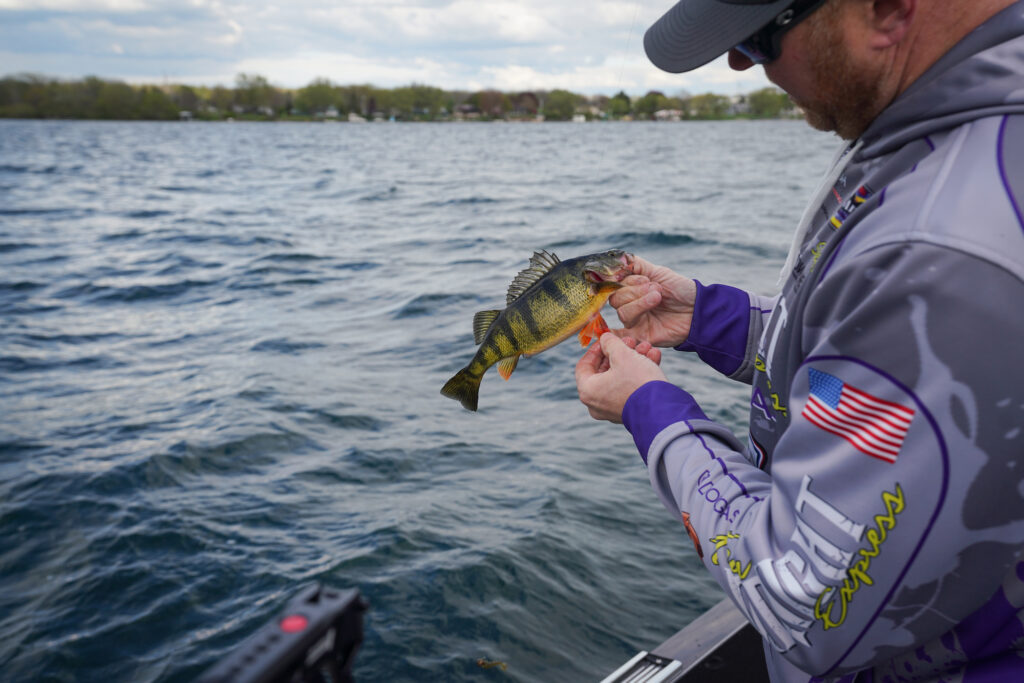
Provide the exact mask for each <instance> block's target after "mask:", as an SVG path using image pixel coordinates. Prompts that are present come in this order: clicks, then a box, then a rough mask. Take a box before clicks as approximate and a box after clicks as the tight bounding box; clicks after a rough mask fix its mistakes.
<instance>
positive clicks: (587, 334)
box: [580, 313, 611, 346]
mask: <svg viewBox="0 0 1024 683" xmlns="http://www.w3.org/2000/svg"><path fill="white" fill-rule="evenodd" d="M610 331H611V328H610V327H608V323H606V322H605V321H604V318H602V317H601V314H600V313H595V314H594V317H592V318H591V319H590V320H588V321H587V324H586V325H584V326H583V329H582V330H580V345H581V346H590V342H592V341H594V340H595V339H600V337H601V335H602V334H604V333H605V332H610Z"/></svg>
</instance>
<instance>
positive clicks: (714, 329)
mask: <svg viewBox="0 0 1024 683" xmlns="http://www.w3.org/2000/svg"><path fill="white" fill-rule="evenodd" d="M696 284H697V300H696V303H695V305H694V312H693V323H692V324H691V326H690V335H689V337H688V338H687V339H686V341H685V342H683V343H682V344H680V345H679V346H677V347H676V349H678V350H679V351H690V352H696V354H697V356H698V357H699V358H700V359H701V360H703V361H704V362H705V363H707V364H708V365H710V366H711V367H713V368H714V369H716V370H718V371H719V372H721V373H722V374H723V375H725V376H727V377H729V378H730V379H735V380H737V381H740V382H745V383H747V384H750V380H751V378H752V377H753V374H754V354H755V352H756V345H757V340H758V339H760V337H761V332H762V330H763V329H764V321H765V318H766V316H767V315H768V314H770V313H771V311H772V308H773V307H774V305H775V301H776V300H777V299H778V297H775V298H768V297H763V296H757V295H755V294H751V293H748V292H745V291H743V290H742V289H737V288H735V287H730V286H728V285H705V284H703V283H701V282H700V281H696Z"/></svg>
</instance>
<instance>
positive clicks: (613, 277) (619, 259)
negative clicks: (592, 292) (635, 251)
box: [583, 250, 633, 284]
mask: <svg viewBox="0 0 1024 683" xmlns="http://www.w3.org/2000/svg"><path fill="white" fill-rule="evenodd" d="M632 274H633V255H632V254H627V253H626V252H624V251H619V250H615V251H610V252H608V253H607V254H604V255H603V258H601V259H595V260H593V261H590V262H588V263H587V264H586V265H585V266H584V268H583V275H584V276H585V277H586V278H587V280H588V281H590V282H593V283H594V284H598V283H601V282H610V283H620V282H622V281H623V280H624V279H625V278H626V277H628V276H630V275H632Z"/></svg>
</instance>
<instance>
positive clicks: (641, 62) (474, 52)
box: [0, 0, 768, 95]
mask: <svg viewBox="0 0 1024 683" xmlns="http://www.w3.org/2000/svg"><path fill="white" fill-rule="evenodd" d="M673 1H674V0H590V1H581V0H333V1H331V0H288V1H287V2H285V1H284V0H277V1H274V0H269V1H267V2H255V1H253V0H0V75H5V74H16V73H23V72H31V73H38V74H43V75H47V76H57V77H62V78H78V77H82V76H86V75H96V76H101V77H103V78H117V79H123V80H126V81H129V82H133V83H163V82H170V83H191V84H203V85H216V84H223V85H231V84H232V83H233V82H234V79H235V75H236V74H238V73H240V72H244V73H257V74H261V75H264V76H266V77H267V78H268V79H269V80H270V81H271V83H273V84H275V85H278V86H282V87H289V88H294V87H300V86H303V85H306V84H307V83H309V82H310V81H311V80H312V79H314V78H317V77H325V78H330V79H331V80H332V81H334V82H336V83H342V84H347V83H372V84H374V85H377V86H381V87H394V86H398V85H407V84H409V83H412V82H417V83H425V84H429V85H436V86H439V87H442V88H446V89H464V90H478V89H483V88H497V89H499V90H504V91H516V90H527V89H552V88H567V89H570V90H573V91H576V92H582V93H606V94H613V93H614V92H617V91H618V90H625V91H627V92H629V93H630V94H642V93H644V92H646V91H648V90H652V89H656V90H661V91H663V92H665V93H667V94H676V93H678V92H679V91H682V90H685V91H688V92H690V93H693V94H698V93H702V92H709V91H711V92H717V93H721V94H726V95H733V94H736V93H741V92H749V91H751V90H755V89H757V88H760V87H763V86H765V85H767V84H768V82H767V80H765V78H764V76H763V74H762V72H761V69H759V68H758V69H751V70H750V71H748V72H745V73H743V74H738V73H734V72H732V71H730V70H729V68H728V66H727V65H726V64H725V62H724V59H719V60H717V61H716V62H714V63H712V64H710V65H708V66H705V67H703V68H702V69H698V70H697V71H696V72H693V73H690V74H682V75H674V74H667V73H663V72H661V71H659V70H658V69H656V68H655V67H653V66H652V65H650V63H649V62H648V61H647V59H646V57H645V56H644V53H643V45H642V40H643V33H644V31H645V30H646V28H647V27H648V26H649V25H650V24H651V23H652V22H653V21H654V20H656V19H657V18H658V17H659V16H660V15H661V14H662V13H664V12H665V11H666V10H667V9H668V8H669V6H671V4H672V2H673Z"/></svg>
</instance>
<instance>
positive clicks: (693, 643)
mask: <svg viewBox="0 0 1024 683" xmlns="http://www.w3.org/2000/svg"><path fill="white" fill-rule="evenodd" d="M768 680H769V679H768V670H767V668H766V667H765V661H764V650H763V649H762V644H761V636H760V635H759V634H758V633H757V631H756V630H754V627H753V626H751V625H750V622H748V621H747V618H746V617H745V616H743V614H742V613H741V612H740V611H739V610H738V609H736V607H735V605H733V604H732V601H730V600H723V601H721V602H719V603H718V604H717V605H715V606H714V607H712V608H711V609H709V610H708V611H707V612H705V613H704V614H702V615H701V616H699V617H697V619H695V620H694V621H693V623H691V624H690V625H689V626H687V627H685V628H684V629H682V630H681V631H679V632H677V633H676V634H675V635H674V636H672V637H671V638H669V639H668V640H666V641H665V642H663V643H662V644H661V645H659V646H658V647H656V648H654V649H653V650H651V651H650V652H647V651H641V652H640V653H638V654H637V655H636V656H635V657H633V658H632V659H630V660H629V661H628V662H626V663H625V664H623V665H622V666H621V667H619V668H618V669H616V670H615V671H613V672H612V673H611V674H610V675H608V676H607V677H606V678H605V679H604V680H602V681H601V683H730V682H732V681H743V682H744V683H761V682H764V683H768Z"/></svg>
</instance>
